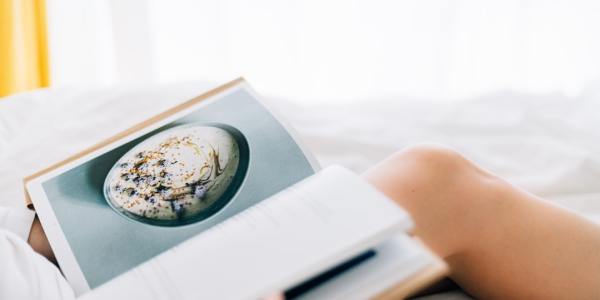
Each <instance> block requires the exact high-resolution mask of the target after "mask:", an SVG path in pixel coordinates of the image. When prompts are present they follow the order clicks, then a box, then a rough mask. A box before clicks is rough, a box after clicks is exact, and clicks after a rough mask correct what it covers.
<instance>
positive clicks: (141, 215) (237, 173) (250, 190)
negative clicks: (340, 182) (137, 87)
mask: <svg viewBox="0 0 600 300" xmlns="http://www.w3.org/2000/svg"><path fill="white" fill-rule="evenodd" d="M280 120H281V118H280V117H279V116H277V115H275V114H274V113H273V110H272V109H271V108H270V107H269V105H268V104H265V102H264V101H263V100H261V99H259V98H258V97H257V96H256V94H255V93H254V92H253V91H252V90H251V88H250V87H249V86H248V85H247V84H246V83H245V82H244V81H243V80H236V81H234V82H231V83H229V84H226V85H224V86H222V87H219V88H217V89H215V90H213V91H211V92H209V93H207V94H205V95H203V96H199V97H198V98H195V99H192V100H190V101H188V102H184V103H182V104H181V105H179V106H177V107H174V108H172V109H170V110H169V111H167V112H163V113H161V114H159V115H157V116H156V117H154V118H152V119H150V120H148V121H147V122H145V123H142V124H141V126H138V127H137V128H135V130H129V131H127V132H125V133H121V134H119V135H118V136H116V137H115V138H112V139H109V140H108V141H105V142H103V143H101V144H100V145H99V146H97V147H95V148H93V149H91V150H88V151H84V152H82V153H80V154H78V155H75V156H73V157H72V158H70V159H68V160H67V161H65V162H63V163H60V164H58V165H57V166H55V167H52V168H50V169H49V170H46V171H44V172H42V173H41V174H37V175H35V176H34V177H32V178H29V179H28V181H27V183H26V186H27V191H28V193H29V197H30V199H31V201H32V203H33V205H34V207H35V210H36V212H37V213H38V215H39V216H40V220H41V222H42V224H43V225H44V229H45V230H46V233H47V235H48V238H49V241H50V243H51V245H52V248H53V250H54V252H55V254H56V257H57V259H58V262H59V264H60V265H61V269H62V270H63V272H64V274H65V277H66V278H67V280H69V281H70V282H71V284H72V285H73V286H74V287H75V288H76V289H77V291H78V292H84V291H86V290H89V289H93V288H95V287H97V286H99V285H101V284H103V283H105V282H107V281H109V280H110V279H112V278H114V277H116V276H118V275H120V274H122V273H124V272H126V271H128V270H130V269H132V268H134V267H136V266H137V265H139V264H141V263H143V262H145V261H147V260H149V259H151V258H153V257H155V256H156V255H158V254H160V253H162V252H164V251H166V250H168V249H170V248H172V247H174V246H176V245H178V244H180V243H181V242H183V241H185V240H187V239H189V238H191V237H193V236H195V235H197V234H199V233H201V232H203V231H205V230H207V229H209V228H211V227H212V226H214V225H217V224H219V223H220V222H222V221H223V220H226V219H227V218H229V217H231V216H233V215H235V214H237V213H239V212H241V211H243V210H244V209H246V208H248V207H250V206H252V205H254V204H256V203H258V202H260V201H262V200H264V199H266V198H268V197H269V196H271V195H273V194H275V193H277V192H279V191H281V190H283V189H285V188H287V187H289V186H290V185H293V184H294V183H296V182H298V181H300V180H302V179H304V178H306V177H309V176H310V175H312V174H314V173H315V172H316V171H317V169H318V166H317V164H316V163H315V160H314V159H313V158H312V157H311V156H310V154H309V153H307V152H305V151H304V150H303V146H302V145H301V144H300V143H299V141H298V139H297V138H296V137H295V134H294V133H293V131H292V130H291V129H290V128H289V127H288V126H286V125H285V123H282V122H281V121H280Z"/></svg>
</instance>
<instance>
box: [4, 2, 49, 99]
mask: <svg viewBox="0 0 600 300" xmlns="http://www.w3.org/2000/svg"><path fill="white" fill-rule="evenodd" d="M49 83H50V78H49V74H48V46H47V40H46V7H45V3H44V0H0V97H2V96H6V95H10V94H12V93H15V92H19V91H24V90H30V89H35V88H39V87H45V86H48V84H49Z"/></svg>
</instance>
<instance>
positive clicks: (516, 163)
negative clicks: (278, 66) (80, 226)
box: [0, 83, 600, 299]
mask: <svg viewBox="0 0 600 300" xmlns="http://www.w3.org/2000/svg"><path fill="white" fill-rule="evenodd" d="M214 86H215V85H214V84H205V83H182V84H172V85H165V86H151V87H147V86H129V87H116V88H110V89H78V88H66V89H47V90H39V91H34V92H28V93H22V94H18V95H14V96H11V97H7V98H5V99H4V100H2V101H0V165H1V167H0V206H21V205H23V201H24V200H23V187H22V182H21V178H23V177H24V176H26V175H29V174H31V173H33V172H35V171H38V170H39V169H41V168H43V167H46V166H49V165H50V164H52V163H54V162H57V161H60V160H62V159H64V158H67V157H69V156H70V155H72V154H74V153H76V152H78V151H80V150H83V149H85V148H87V147H89V146H91V145H93V144H95V143H97V142H98V141H101V140H103V139H105V138H108V137H110V136H112V135H113V134H115V133H117V132H119V131H121V130H124V129H126V128H128V127H130V126H132V125H134V124H136V123H138V122H141V121H143V120H145V119H147V118H149V117H151V116H153V115H154V114H156V113H158V112H161V111H163V110H165V109H167V108H169V107H170V106H173V105H175V104H177V103H180V102H182V101H185V100H187V99H189V98H192V97H194V96H196V95H198V94H200V93H202V92H203V91H206V90H208V89H209V88H210V87H214ZM270 100H271V102H272V104H273V106H274V107H275V108H276V109H277V110H279V111H280V112H281V113H282V114H283V115H284V118H285V119H287V120H288V121H289V123H291V125H292V126H293V127H295V128H296V130H297V131H298V133H299V134H300V136H301V138H302V139H303V140H304V142H305V143H306V145H307V148H308V149H310V150H311V151H312V152H314V154H315V155H316V157H317V159H318V160H319V161H320V162H321V164H323V165H329V164H341V165H344V166H346V167H349V168H351V169H353V170H355V171H357V172H360V171H363V170H365V169H366V168H368V167H369V166H371V165H373V164H375V163H376V162H378V161H379V160H381V159H383V158H385V157H386V156H388V155H390V154H391V153H393V152H394V151H397V150H398V149H401V148H403V147H406V146H408V145H410V144H415V143H423V142H425V143H441V144H445V145H448V146H451V147H454V148H456V149H458V150H459V151H461V152H462V153H464V154H465V155H466V156H467V157H468V158H470V159H471V160H473V161H475V162H477V163H478V164H480V165H481V166H483V167H484V168H486V169H488V170H490V171H492V172H494V173H496V174H499V175H500V176H502V177H504V178H506V179H507V180H508V181H510V182H512V183H514V184H516V185H518V186H520V187H522V188H524V189H525V190H527V191H530V192H532V193H535V194H537V195H539V196H542V197H544V198H546V199H549V200H551V201H553V202H555V203H557V204H559V205H563V206H565V207H568V208H570V209H573V210H575V211H577V212H579V213H581V214H584V215H585V216H587V217H589V218H592V219H595V220H600V130H599V129H600V114H599V113H598V112H599V111H600V91H588V92H586V93H585V94H583V95H581V96H579V97H575V98H569V97H566V96H563V95H559V94H548V95H524V94H519V93H511V92H499V93H494V94H489V95H485V96H481V97H479V98H475V99H470V100H465V101H461V102H452V103H448V102H439V101H438V102H435V101H426V100H423V99H419V100H418V101H417V100H411V99H394V100H393V101H383V100H377V99H370V100H368V101H365V102H362V103H360V104H352V105H344V106H325V105H323V106H317V107H310V108H309V107H301V106H297V105H294V104H292V103H290V102H287V101H285V100H279V99H270ZM232 109H235V108H232ZM434 298H435V299H465V298H467V297H466V296H465V295H464V294H462V293H461V292H459V291H451V292H449V293H446V294H445V295H436V296H434ZM434 298H430V297H428V298H427V299H434Z"/></svg>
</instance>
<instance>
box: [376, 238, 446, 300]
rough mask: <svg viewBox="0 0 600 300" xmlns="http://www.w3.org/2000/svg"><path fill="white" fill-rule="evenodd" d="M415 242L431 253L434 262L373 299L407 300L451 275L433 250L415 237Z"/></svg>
mask: <svg viewBox="0 0 600 300" xmlns="http://www.w3.org/2000/svg"><path fill="white" fill-rule="evenodd" d="M413 241H415V242H416V243H418V244H420V245H421V248H422V249H423V250H424V251H427V252H428V253H429V255H430V256H431V257H432V259H433V262H432V263H431V264H429V265H428V266H427V267H426V268H424V269H422V270H421V271H419V272H417V273H416V274H415V275H414V276H412V277H410V278H409V279H408V280H406V281H402V282H399V283H398V284H396V285H394V286H392V287H390V288H388V289H387V290H385V291H383V292H381V293H379V294H378V295H376V296H375V297H374V298H373V299H377V300H394V299H406V298H408V297H410V296H412V295H414V294H416V293H418V292H419V291H421V290H422V289H424V288H426V287H427V286H429V285H431V284H433V283H435V282H436V281H438V280H440V279H441V278H442V277H444V276H446V275H448V274H449V272H450V269H449V268H448V265H447V264H446V263H445V262H444V261H443V260H442V259H441V258H439V257H438V256H437V255H436V254H435V253H433V251H431V249H429V247H427V246H426V245H425V244H424V243H423V242H422V241H421V240H420V239H419V238H418V237H413Z"/></svg>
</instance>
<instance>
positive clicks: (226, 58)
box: [48, 0, 600, 104]
mask: <svg viewBox="0 0 600 300" xmlns="http://www.w3.org/2000/svg"><path fill="white" fill-rule="evenodd" d="M48 11H49V27H50V45H51V59H52V75H53V79H54V84H55V85H59V86H61V85H92V86H95V85H111V84H121V83H142V84H146V83H168V82H177V81H222V80H227V79H230V78H232V77H235V76H238V75H243V76H245V77H246V78H247V79H249V80H250V81H251V83H252V84H253V85H254V86H255V87H256V88H257V89H259V91H260V92H261V93H264V94H269V95H275V96H281V97H286V98H288V99H291V100H294V101H297V102H299V103H304V104H311V103H332V104H334V103H347V102H352V101H362V100H364V101H368V100H374V99H383V100H388V101H393V100H395V99H420V98H427V99H436V100H457V99H465V98H468V97H472V96H475V95H478V94H482V93H488V92H492V91H496V90H507V89H511V90H518V91H523V92H532V93H548V92H562V93H567V94H577V93H580V92H582V91H583V90H585V89H586V88H588V87H590V86H593V85H594V84H596V83H598V82H600V81H598V79H600V78H599V75H600V68H599V67H600V18H598V16H600V2H597V1H584V0H572V1H566V0H564V1H563V0H556V1H550V0H528V1H527V0H505V1H467V0H462V1H445V0H414V1H394V0H385V1H384V0H328V1H322V0H320V1H319V0H305V1H300V0H296V1H294V0H254V1H244V0H203V1H193V0H171V1H162V0H154V1H144V0H88V1H77V0H48Z"/></svg>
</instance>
